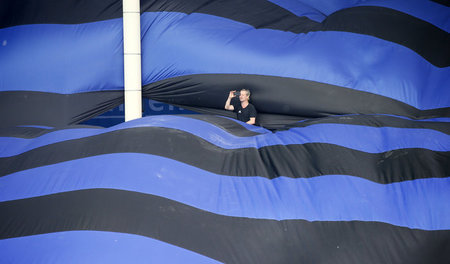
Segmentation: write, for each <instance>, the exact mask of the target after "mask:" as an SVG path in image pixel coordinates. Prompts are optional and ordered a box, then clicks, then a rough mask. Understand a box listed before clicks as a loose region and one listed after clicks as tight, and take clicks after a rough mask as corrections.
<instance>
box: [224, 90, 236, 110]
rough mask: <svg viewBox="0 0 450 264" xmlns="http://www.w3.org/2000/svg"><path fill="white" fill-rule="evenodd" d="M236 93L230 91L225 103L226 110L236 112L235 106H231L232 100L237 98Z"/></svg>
mask: <svg viewBox="0 0 450 264" xmlns="http://www.w3.org/2000/svg"><path fill="white" fill-rule="evenodd" d="M235 92H236V91H230V93H229V94H228V99H227V101H226V102H225V109H226V110H230V111H233V110H234V106H233V105H232V104H231V98H233V97H235V96H236V95H234V93H235Z"/></svg>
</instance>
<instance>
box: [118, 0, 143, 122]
mask: <svg viewBox="0 0 450 264" xmlns="http://www.w3.org/2000/svg"><path fill="white" fill-rule="evenodd" d="M122 10H123V54H124V56H123V59H124V85H125V90H124V93H125V121H129V120H132V119H136V118H141V117H142V85H141V83H142V81H141V11H140V6H139V0H123V1H122Z"/></svg>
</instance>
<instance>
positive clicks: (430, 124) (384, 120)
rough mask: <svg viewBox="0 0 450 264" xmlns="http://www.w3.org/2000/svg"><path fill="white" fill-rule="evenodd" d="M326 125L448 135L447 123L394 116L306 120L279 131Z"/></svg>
mask: <svg viewBox="0 0 450 264" xmlns="http://www.w3.org/2000/svg"><path fill="white" fill-rule="evenodd" d="M327 123H328V124H348V125H362V126H371V127H398V128H417V129H432V130H436V131H439V132H442V133H445V134H450V124H449V123H448V122H437V121H416V120H408V119H404V118H400V117H395V116H383V115H342V116H328V117H322V118H314V119H307V120H303V121H301V122H296V123H292V124H290V125H286V126H284V127H283V129H280V130H287V129H290V128H293V127H307V126H310V125H316V124H327Z"/></svg>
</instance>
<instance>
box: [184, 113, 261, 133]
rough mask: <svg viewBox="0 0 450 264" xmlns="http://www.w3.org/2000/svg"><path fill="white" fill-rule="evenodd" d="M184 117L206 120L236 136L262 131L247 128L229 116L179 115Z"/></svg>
mask: <svg viewBox="0 0 450 264" xmlns="http://www.w3.org/2000/svg"><path fill="white" fill-rule="evenodd" d="M180 116H184V117H189V118H192V119H197V120H201V121H204V122H207V123H209V124H211V125H213V126H216V127H219V128H220V129H222V130H225V131H226V132H227V133H229V134H231V135H233V136H236V137H253V136H257V135H261V134H262V133H258V132H255V131H251V130H248V129H247V128H245V127H244V126H242V125H241V124H239V123H237V121H234V120H231V119H229V118H225V117H221V116H215V115H196V114H193V115H180Z"/></svg>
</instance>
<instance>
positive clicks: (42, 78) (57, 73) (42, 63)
mask: <svg viewBox="0 0 450 264" xmlns="http://www.w3.org/2000/svg"><path fill="white" fill-rule="evenodd" d="M0 41H3V43H4V44H3V46H0V80H1V82H0V91H40V92H51V93H60V94H73V93H80V92H91V91H102V90H123V43H122V42H123V33H122V19H114V20H108V21H101V22H94V23H86V24H80V25H53V24H48V25H47V24H46V25H39V24H38V25H24V26H15V27H10V28H4V29H0Z"/></svg>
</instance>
